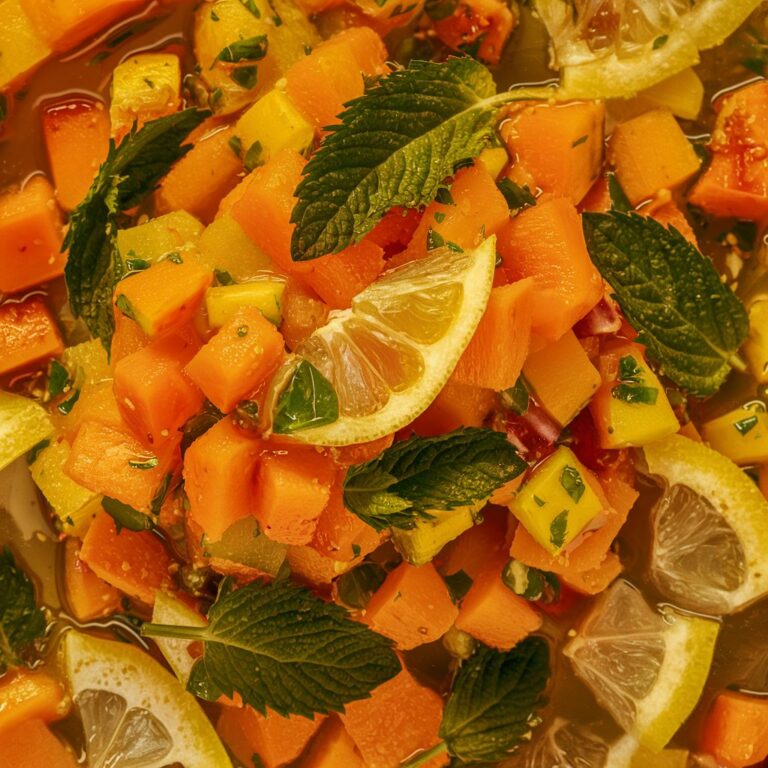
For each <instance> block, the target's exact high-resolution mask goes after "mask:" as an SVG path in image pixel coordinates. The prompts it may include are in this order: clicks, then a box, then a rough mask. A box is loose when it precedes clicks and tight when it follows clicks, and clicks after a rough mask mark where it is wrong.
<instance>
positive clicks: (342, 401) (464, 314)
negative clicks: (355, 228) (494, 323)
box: [267, 237, 496, 445]
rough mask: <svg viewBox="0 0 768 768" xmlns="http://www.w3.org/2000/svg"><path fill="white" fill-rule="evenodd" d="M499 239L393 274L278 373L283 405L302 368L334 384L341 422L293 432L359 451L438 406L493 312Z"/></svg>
mask: <svg viewBox="0 0 768 768" xmlns="http://www.w3.org/2000/svg"><path fill="white" fill-rule="evenodd" d="M495 264H496V238H495V237H489V238H487V239H486V240H484V241H483V242H482V243H481V244H480V245H479V246H478V247H477V248H475V249H474V250H471V251H460V252H457V251H456V250H452V249H451V248H441V249H440V250H438V251H435V252H434V253H433V254H431V255H430V256H427V257H426V258H424V259H419V260H417V261H412V262H409V263H407V264H404V265H402V266H401V267H397V268H396V269H393V270H390V271H389V272H385V273H384V274H383V275H382V276H381V277H380V278H379V279H378V280H377V281H376V282H374V283H372V284H371V285H369V286H368V287H367V288H366V289H365V290H364V291H362V292H361V293H359V294H358V295H357V296H356V297H355V298H354V299H353V301H352V306H351V307H350V309H345V310H343V311H339V312H335V313H332V314H331V318H330V320H329V321H328V323H327V324H326V325H324V326H323V327H322V328H319V329H318V330H316V331H315V332H314V333H313V334H312V335H311V336H310V337H309V339H307V341H306V342H304V344H302V345H301V346H300V347H299V348H298V349H297V350H296V354H295V355H293V356H292V358H291V359H289V361H288V362H287V363H286V365H285V366H284V367H283V369H282V371H280V372H278V374H277V376H276V377H275V383H274V384H273V387H272V393H271V396H270V399H269V402H268V403H267V411H268V413H272V412H273V410H274V408H275V405H276V402H277V399H278V397H279V395H280V393H281V391H282V389H284V387H285V386H286V384H287V383H288V381H289V380H290V378H291V376H292V374H293V372H294V371H295V370H296V368H297V366H298V364H299V362H300V361H302V360H305V361H307V362H309V363H311V364H312V365H313V366H314V367H315V368H316V369H317V370H318V371H320V373H321V374H322V375H323V376H324V377H325V378H326V379H327V380H328V381H330V383H331V384H332V385H333V388H334V390H335V391H336V395H337V397H338V402H339V417H338V419H336V421H334V422H332V423H330V424H326V425H324V426H318V427H312V428H309V429H304V430H297V431H295V432H291V435H292V437H294V438H296V439H297V440H300V441H302V442H305V443H310V444H313V445H351V444H354V443H363V442H367V441H369V440H375V439H376V438H378V437H383V436H384V435H389V434H391V433H392V432H395V431H396V430H398V429H400V428H402V427H404V426H406V425H407V424H409V423H410V422H411V421H413V419H415V418H416V417H417V416H418V415H419V414H420V413H421V412H422V411H424V409H425V408H426V407H427V406H428V405H429V404H430V403H431V402H432V401H433V400H434V399H435V397H436V396H437V394H438V393H439V392H440V390H441V389H442V387H443V385H444V384H445V382H446V381H447V379H448V377H449V376H450V375H451V372H452V371H453V369H454V367H455V366H456V363H457V362H458V361H459V358H460V357H461V354H462V352H463V351H464V349H465V348H466V346H467V344H469V342H470V340H471V338H472V336H473V334H474V332H475V329H476V328H477V324H478V323H479V322H480V318H481V317H482V316H483V313H484V312H485V307H486V305H487V303H488V297H489V296H490V293H491V287H492V284H493V272H494V268H495Z"/></svg>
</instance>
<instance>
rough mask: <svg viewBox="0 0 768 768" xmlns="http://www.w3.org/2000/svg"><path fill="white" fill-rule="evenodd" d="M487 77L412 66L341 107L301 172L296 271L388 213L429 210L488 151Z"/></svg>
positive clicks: (468, 70) (468, 63) (490, 98)
mask: <svg viewBox="0 0 768 768" xmlns="http://www.w3.org/2000/svg"><path fill="white" fill-rule="evenodd" d="M530 95H531V94H530V93H526V92H524V91H520V92H507V93H502V94H496V85H495V84H494V82H493V77H492V76H491V73H490V72H489V71H488V69H486V68H485V67H484V66H483V65H482V64H480V63H479V62H477V61H475V60H474V59H471V58H469V57H466V58H452V59H448V60H447V61H445V62H427V61H411V62H410V64H409V65H408V67H407V68H406V69H400V70H396V71H394V72H393V73H392V74H391V75H389V76H388V77H384V78H379V79H377V80H376V81H375V83H374V84H373V85H372V86H371V87H369V88H368V90H367V91H366V93H365V94H364V95H363V96H361V97H360V98H358V99H355V100H354V101H351V102H350V103H349V104H347V108H346V110H345V112H344V113H343V114H342V115H341V122H340V123H339V124H338V125H334V126H331V127H330V128H329V129H328V130H329V133H328V134H327V136H326V137H325V140H324V141H323V143H322V144H321V146H320V148H319V150H318V151H317V152H316V153H315V155H314V156H313V157H312V159H311V160H310V161H309V163H307V165H306V167H305V169H304V178H303V179H302V181H301V183H300V184H299V186H298V188H297V189H296V196H297V197H298V202H297V204H296V206H295V208H294V209H293V214H292V216H291V221H292V222H293V223H295V224H296V228H295V230H294V233H293V238H292V241H291V255H292V257H293V259H294V261H305V260H308V259H316V258H318V257H319V256H324V255H325V254H328V253H336V252H338V251H340V250H342V249H343V248H346V247H347V246H348V245H350V244H351V243H352V242H356V241H359V240H360V238H362V237H363V235H365V233H366V232H369V231H370V230H371V229H372V228H373V227H374V226H375V224H376V223H377V222H378V221H379V219H381V217H382V216H383V215H384V214H385V213H386V212H387V211H389V210H390V209H391V208H392V207H393V206H398V205H399V206H405V207H407V208H414V207H417V206H420V205H425V204H426V203H429V202H431V201H432V200H433V199H434V198H435V195H436V194H437V192H438V190H439V189H441V187H442V186H443V185H444V182H445V178H446V177H447V176H450V175H451V174H452V173H453V172H454V170H455V168H456V167H457V166H460V165H462V164H464V163H465V162H466V161H467V160H471V159H472V158H474V157H477V155H479V154H480V152H481V151H482V150H483V148H484V147H485V146H486V145H487V143H488V141H489V139H490V137H491V134H492V132H493V127H494V119H495V116H496V111H497V109H498V108H499V107H500V106H501V105H502V104H505V103H508V102H510V101H514V100H516V99H519V98H526V96H530Z"/></svg>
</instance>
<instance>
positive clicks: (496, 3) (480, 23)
mask: <svg viewBox="0 0 768 768" xmlns="http://www.w3.org/2000/svg"><path fill="white" fill-rule="evenodd" d="M516 25H517V18H516V17H515V14H514V13H513V12H512V11H511V10H510V8H509V6H508V5H507V4H506V3H504V2H502V0H462V1H461V2H460V3H458V4H457V5H456V8H455V10H454V11H453V13H452V14H451V15H450V16H447V17H446V18H442V19H437V20H435V21H434V28H435V34H436V35H437V37H438V38H439V39H440V40H442V42H444V43H445V44H446V45H447V46H448V47H449V48H452V49H453V50H454V51H465V50H466V46H473V45H477V58H479V59H480V61H484V62H487V63H488V64H498V63H499V58H500V57H501V52H502V51H503V50H504V45H505V44H506V42H507V40H508V39H509V36H510V35H511V34H512V30H513V29H514V28H515V26H516ZM541 135H542V136H543V135H548V134H543V133H542V134H541Z"/></svg>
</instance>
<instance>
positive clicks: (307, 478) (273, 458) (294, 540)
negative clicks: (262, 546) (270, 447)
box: [253, 448, 336, 544]
mask: <svg viewBox="0 0 768 768" xmlns="http://www.w3.org/2000/svg"><path fill="white" fill-rule="evenodd" d="M335 471H336V470H335V467H334V464H333V461H332V459H331V458H330V457H329V456H325V455H324V454H321V453H318V452H317V451H316V450H314V449H312V448H297V449H291V450H287V451H280V452H277V451H276V452H275V453H271V454H267V455H266V456H264V457H263V458H262V460H261V463H260V465H259V470H258V474H257V476H256V487H255V489H254V496H253V514H254V515H256V519H257V520H258V521H259V523H261V527H262V530H263V531H264V533H266V534H267V536H269V537H270V538H271V539H274V540H275V541H280V542H283V543H284V544H309V542H310V541H312V537H313V535H314V533H315V528H316V526H317V520H318V518H319V517H320V514H321V513H322V511H323V510H324V509H325V507H326V505H327V504H328V500H329V499H330V496H331V485H332V484H333V482H334V479H335Z"/></svg>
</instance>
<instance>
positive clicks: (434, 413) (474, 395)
mask: <svg viewBox="0 0 768 768" xmlns="http://www.w3.org/2000/svg"><path fill="white" fill-rule="evenodd" d="M495 402H496V393H495V392H494V391H493V390H492V389H485V388H483V387H473V386H467V385H465V384H454V383H453V382H452V381H449V382H448V383H447V384H446V385H445V386H444V387H443V388H442V389H441V390H440V394H439V395H438V396H437V397H436V398H435V399H434V400H433V401H432V404H431V405H430V406H429V408H427V410H426V411H424V413H422V414H421V416H419V417H418V418H417V419H416V420H415V421H414V422H413V423H412V424H411V425H410V427H409V428H410V429H412V430H413V431H414V432H415V433H416V434H417V435H442V434H445V433H446V432H452V431H453V430H454V429H458V428H459V427H482V426H483V424H484V423H485V420H486V418H487V417H488V414H489V413H490V412H491V410H492V409H493V406H494V403H495Z"/></svg>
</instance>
